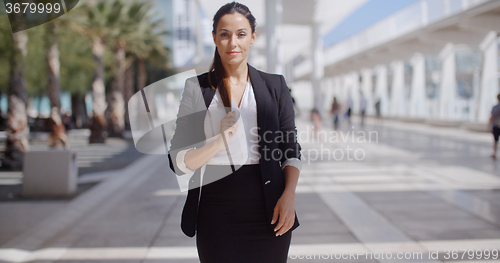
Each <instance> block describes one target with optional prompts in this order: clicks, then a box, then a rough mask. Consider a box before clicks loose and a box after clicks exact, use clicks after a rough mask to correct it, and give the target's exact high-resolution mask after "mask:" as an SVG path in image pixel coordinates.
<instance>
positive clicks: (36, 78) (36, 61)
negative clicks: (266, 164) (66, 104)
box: [24, 26, 47, 97]
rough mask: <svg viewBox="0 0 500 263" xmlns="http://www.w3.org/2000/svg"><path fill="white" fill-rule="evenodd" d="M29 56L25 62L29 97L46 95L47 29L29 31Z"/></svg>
mask: <svg viewBox="0 0 500 263" xmlns="http://www.w3.org/2000/svg"><path fill="white" fill-rule="evenodd" d="M26 32H27V33H28V54H26V59H25V60H24V67H25V77H26V91H27V93H28V96H30V97H33V96H38V95H39V94H40V93H45V91H46V87H47V53H46V51H45V39H44V37H45V27H44V26H37V27H33V28H30V29H27V30H26Z"/></svg>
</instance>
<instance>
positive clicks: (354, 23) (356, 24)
mask: <svg viewBox="0 0 500 263" xmlns="http://www.w3.org/2000/svg"><path fill="white" fill-rule="evenodd" d="M417 1H419V0H369V1H368V2H367V3H366V4H364V5H363V6H361V7H360V8H358V9H357V10H356V11H354V12H353V13H352V14H351V15H349V16H348V17H347V18H345V19H344V20H343V21H342V22H340V24H338V25H337V27H335V28H334V29H332V31H330V32H329V33H327V34H326V35H325V37H324V38H323V43H324V47H325V48H327V47H329V46H331V45H333V44H335V43H338V42H340V41H342V40H344V39H346V38H348V37H350V36H352V35H355V34H356V33H359V32H361V31H363V30H364V29H366V28H368V27H370V26H371V25H373V24H375V23H376V22H378V21H380V20H383V19H384V18H386V17H388V16H389V15H391V14H393V13H395V12H397V11H399V10H401V9H403V8H405V7H407V6H409V5H411V4H413V3H415V2H417Z"/></svg>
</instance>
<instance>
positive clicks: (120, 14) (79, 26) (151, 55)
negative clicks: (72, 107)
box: [0, 0, 171, 97]
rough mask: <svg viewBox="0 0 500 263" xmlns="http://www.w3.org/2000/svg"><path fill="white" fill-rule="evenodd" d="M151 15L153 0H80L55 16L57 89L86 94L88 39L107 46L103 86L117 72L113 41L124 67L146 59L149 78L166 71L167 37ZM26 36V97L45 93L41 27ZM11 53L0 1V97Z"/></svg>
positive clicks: (89, 63) (91, 68) (90, 62)
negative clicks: (123, 52) (123, 58)
mask: <svg viewBox="0 0 500 263" xmlns="http://www.w3.org/2000/svg"><path fill="white" fill-rule="evenodd" d="M153 11H154V2H153V1H150V0H111V1H108V0H89V1H81V2H80V4H79V5H77V7H76V8H74V9H73V10H72V11H71V12H70V13H69V14H67V15H65V16H62V17H60V18H58V19H57V21H59V22H60V26H59V33H58V46H59V59H60V77H61V79H60V84H61V90H63V91H69V92H70V93H72V94H85V93H87V92H88V91H90V90H91V86H92V79H93V76H94V70H95V66H96V65H95V62H94V60H93V56H92V39H93V38H95V37H98V38H102V39H103V40H104V41H105V43H106V46H107V50H106V53H105V56H104V65H105V83H109V82H110V81H111V79H112V78H113V75H114V74H115V72H116V70H115V66H116V65H115V63H114V57H113V51H114V48H115V44H116V43H117V40H122V41H124V42H125V48H126V54H127V60H128V61H129V63H130V62H132V61H133V60H135V59H137V58H140V59H144V60H146V62H147V68H148V70H151V73H153V74H152V75H157V74H156V73H157V72H160V73H161V72H163V73H161V75H163V74H165V72H171V70H170V69H171V66H170V65H169V63H168V61H169V50H168V49H167V48H166V47H165V43H164V41H163V39H164V36H165V34H167V32H166V31H165V30H164V25H163V23H164V21H162V20H154V19H153V17H154V15H153ZM49 23H51V22H49ZM26 32H27V33H28V54H27V56H26V61H25V76H26V82H27V87H26V88H27V92H28V96H30V97H33V96H38V95H39V94H40V92H43V93H45V91H46V86H47V54H46V52H47V50H46V44H45V38H44V36H45V32H46V27H45V26H37V27H34V28H31V29H28V30H26ZM11 54H12V30H11V28H10V23H9V21H8V17H7V15H6V13H5V10H4V8H3V1H2V0H0V92H1V93H6V92H7V89H8V81H9V77H10V76H9V75H10V58H11ZM168 74H170V73H168ZM150 76H151V75H150ZM106 86H108V85H106Z"/></svg>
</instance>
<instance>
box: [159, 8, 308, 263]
mask: <svg viewBox="0 0 500 263" xmlns="http://www.w3.org/2000/svg"><path fill="white" fill-rule="evenodd" d="M255 27H256V23H255V18H254V17H253V15H252V14H251V12H250V10H248V8H247V7H246V6H244V5H242V4H239V3H235V2H232V3H229V4H226V5H224V6H222V7H221V8H220V9H219V10H218V11H217V13H216V14H215V16H214V23H213V31H212V35H213V39H214V43H215V45H216V49H215V54H214V62H213V64H212V67H211V69H210V71H209V72H208V73H205V74H202V75H199V76H197V77H196V78H192V79H188V80H187V81H186V86H185V88H184V93H183V95H182V100H181V105H180V106H179V114H178V119H177V121H176V131H175V134H174V137H173V138H172V141H171V147H170V150H169V155H168V156H169V161H170V167H171V168H172V170H174V172H175V173H176V174H177V175H186V174H190V173H192V174H193V175H192V177H191V179H190V180H189V182H188V183H189V189H190V190H189V192H188V196H187V199H186V203H185V205H184V209H183V212H182V222H181V227H182V230H183V232H184V233H185V234H186V235H188V236H190V237H193V236H194V235H195V234H196V244H197V248H198V255H199V257H200V261H201V262H202V263H210V262H217V263H219V262H225V263H226V262H228V263H230V262H238V263H241V262H252V263H254V262H259V263H261V262H263V263H265V262H272V263H279V262H286V260H287V254H288V249H289V246H290V241H291V235H292V230H294V229H295V228H297V227H298V226H299V222H298V219H297V216H296V213H295V188H296V186H297V181H298V176H299V171H300V168H301V166H300V157H301V156H300V149H301V148H300V145H299V144H298V142H297V140H296V137H297V132H296V128H295V116H294V110H293V104H292V99H291V95H290V93H289V92H288V87H287V86H286V83H285V80H284V78H283V76H281V75H273V74H267V73H264V72H261V71H258V70H256V69H255V68H253V67H252V66H250V65H248V64H247V57H248V52H249V50H250V46H251V45H252V44H253V43H254V41H255V38H256V32H255ZM199 105H203V106H206V108H205V110H200V106H199ZM221 107H222V108H223V109H224V108H225V109H226V111H225V112H224V114H225V115H223V116H222V118H221V119H220V121H219V120H218V119H217V117H216V115H217V114H219V113H220V112H218V111H217V110H218V109H220V108H221ZM214 124H215V125H214ZM226 145H227V147H226ZM241 149H245V150H241ZM233 157H234V158H233ZM235 166H236V168H237V169H235ZM228 171H229V172H228Z"/></svg>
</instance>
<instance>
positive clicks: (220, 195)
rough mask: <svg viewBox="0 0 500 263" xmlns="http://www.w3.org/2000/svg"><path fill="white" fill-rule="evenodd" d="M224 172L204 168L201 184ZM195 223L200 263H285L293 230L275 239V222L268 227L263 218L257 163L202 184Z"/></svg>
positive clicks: (217, 169) (221, 168)
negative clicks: (210, 177)
mask: <svg viewBox="0 0 500 263" xmlns="http://www.w3.org/2000/svg"><path fill="white" fill-rule="evenodd" d="M227 169H230V168H229V167H228V166H221V165H207V166H206V169H205V176H204V181H205V179H206V175H208V177H209V176H210V175H211V174H212V175H213V174H218V173H220V171H227ZM222 174H223V172H222ZM226 174H227V173H226ZM208 180H210V179H208ZM197 220H198V221H197V233H196V246H197V248H198V255H199V257H200V261H201V263H233V262H234V263H247V262H248V263H267V262H269V263H284V262H286V261H287V256H288V249H289V247H290V241H291V238H292V231H288V232H286V233H285V234H283V235H282V236H278V237H276V235H275V232H274V226H276V223H275V224H273V225H271V222H270V220H268V219H267V216H266V205H265V199H264V188H263V183H262V179H261V175H260V168H259V165H258V164H250V165H243V166H241V167H240V168H239V169H238V170H236V171H235V172H234V173H231V174H229V175H228V176H226V177H223V178H222V179H219V180H217V181H215V182H211V183H209V184H206V185H203V187H202V191H201V197H200V204H199V210H198V218H197Z"/></svg>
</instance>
